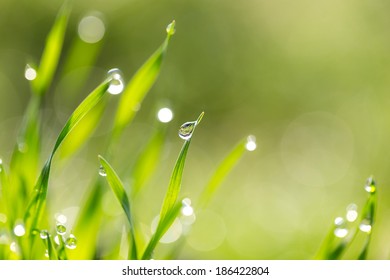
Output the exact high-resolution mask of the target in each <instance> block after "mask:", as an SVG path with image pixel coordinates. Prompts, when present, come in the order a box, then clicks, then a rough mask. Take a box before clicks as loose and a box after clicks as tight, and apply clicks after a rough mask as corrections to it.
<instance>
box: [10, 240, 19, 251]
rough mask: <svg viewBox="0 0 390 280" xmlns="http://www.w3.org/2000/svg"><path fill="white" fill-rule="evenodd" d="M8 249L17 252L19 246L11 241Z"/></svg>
mask: <svg viewBox="0 0 390 280" xmlns="http://www.w3.org/2000/svg"><path fill="white" fill-rule="evenodd" d="M9 249H10V250H11V251H12V252H14V253H17V252H18V251H19V246H18V244H16V242H12V243H11V244H10V245H9Z"/></svg>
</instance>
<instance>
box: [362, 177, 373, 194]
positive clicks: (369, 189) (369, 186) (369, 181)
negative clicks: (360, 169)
mask: <svg viewBox="0 0 390 280" xmlns="http://www.w3.org/2000/svg"><path fill="white" fill-rule="evenodd" d="M364 190H365V191H366V192H368V193H374V192H375V191H376V186H375V181H374V178H373V177H372V176H371V177H369V178H368V179H367V182H366V185H365V186H364Z"/></svg>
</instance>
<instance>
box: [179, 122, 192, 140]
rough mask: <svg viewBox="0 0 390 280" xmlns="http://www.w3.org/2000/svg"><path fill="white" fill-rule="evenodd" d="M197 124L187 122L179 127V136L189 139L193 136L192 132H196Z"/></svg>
mask: <svg viewBox="0 0 390 280" xmlns="http://www.w3.org/2000/svg"><path fill="white" fill-rule="evenodd" d="M195 126H196V121H195V122H186V123H184V124H183V125H182V126H181V127H180V129H179V136H180V138H181V139H184V140H189V139H191V137H192V133H193V132H194V129H195Z"/></svg>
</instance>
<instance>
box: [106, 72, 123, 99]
mask: <svg viewBox="0 0 390 280" xmlns="http://www.w3.org/2000/svg"><path fill="white" fill-rule="evenodd" d="M107 75H108V77H109V78H110V79H111V81H110V86H109V87H108V90H107V91H108V92H109V93H111V94H114V95H116V94H120V93H121V92H122V91H123V89H124V88H125V82H124V80H123V75H122V72H121V70H119V69H118V68H114V69H111V70H109V71H108V72H107Z"/></svg>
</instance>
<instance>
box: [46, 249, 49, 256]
mask: <svg viewBox="0 0 390 280" xmlns="http://www.w3.org/2000/svg"><path fill="white" fill-rule="evenodd" d="M45 257H46V258H48V257H49V251H48V250H46V251H45Z"/></svg>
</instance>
